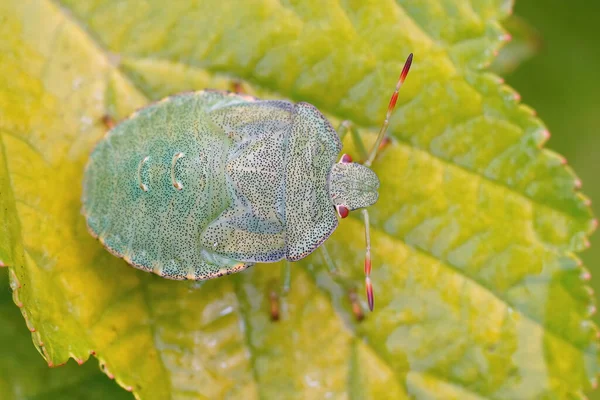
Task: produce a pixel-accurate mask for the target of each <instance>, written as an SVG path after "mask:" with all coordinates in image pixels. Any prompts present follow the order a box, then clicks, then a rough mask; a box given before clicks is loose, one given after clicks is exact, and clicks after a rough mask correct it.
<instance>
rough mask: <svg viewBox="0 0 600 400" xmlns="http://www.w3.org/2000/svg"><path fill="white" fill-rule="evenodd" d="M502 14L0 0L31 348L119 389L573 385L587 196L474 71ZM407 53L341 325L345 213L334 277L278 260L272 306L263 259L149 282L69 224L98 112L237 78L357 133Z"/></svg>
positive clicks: (584, 360) (216, 392) (356, 236)
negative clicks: (287, 281)
mask: <svg viewBox="0 0 600 400" xmlns="http://www.w3.org/2000/svg"><path fill="white" fill-rule="evenodd" d="M509 12H510V2H508V1H504V0H473V1H472V2H469V1H466V0H464V1H449V0H448V1H441V2H440V1H433V0H431V1H412V0H401V1H398V2H393V1H372V2H364V1H348V2H336V1H330V2H322V1H316V0H314V1H305V2H299V3H298V4H297V3H296V2H287V1H285V2H270V1H261V2H245V1H239V2H225V1H219V2H208V1H206V2H191V1H190V2H173V3H172V4H169V6H168V7H166V6H165V5H164V3H163V2H159V1H154V0H150V1H146V2H143V3H142V2H121V1H116V0H113V1H108V0H104V1H88V2H80V1H75V0H72V1H62V2H61V4H60V5H57V4H55V3H54V2H50V1H48V0H39V1H25V2H24V1H19V0H8V1H5V2H3V3H2V4H0V18H1V19H2V20H1V21H0V22H1V24H0V71H1V72H2V73H0V88H3V89H1V90H0V146H1V147H0V148H1V149H3V151H2V153H0V154H2V157H3V158H0V161H2V162H1V163H0V169H1V170H0V171H1V174H0V176H4V177H7V178H5V179H4V180H3V181H0V184H1V185H2V186H0V188H1V190H2V192H3V193H4V192H6V193H9V196H7V197H4V196H3V197H2V200H0V201H1V202H2V203H1V205H2V206H3V208H4V209H5V211H4V214H0V215H2V218H3V221H6V222H4V223H3V225H2V228H0V229H3V230H2V231H0V232H3V233H4V232H8V235H3V236H2V237H1V238H0V255H2V256H3V257H6V259H7V260H8V261H9V263H10V268H9V270H10V271H11V276H12V278H13V279H12V286H13V289H14V292H13V297H14V300H15V302H16V303H17V304H18V305H22V306H23V307H22V313H23V315H24V316H25V319H26V321H27V324H28V326H29V327H30V330H32V331H34V332H33V340H34V343H35V345H36V346H37V347H38V349H39V351H40V353H41V354H42V355H43V357H44V358H45V359H46V361H47V362H48V363H49V364H51V365H55V364H59V363H63V362H65V361H66V360H67V359H68V358H69V357H71V358H74V359H75V360H78V361H80V362H81V361H84V360H86V359H87V358H88V357H89V355H90V354H91V353H94V354H95V355H96V357H97V358H98V359H99V360H100V363H101V365H102V366H103V369H104V370H105V372H106V373H108V374H109V375H114V377H115V379H116V381H117V382H118V383H119V384H120V385H122V386H123V387H125V388H128V389H131V390H132V391H133V392H134V394H135V395H136V396H138V397H140V398H175V397H177V398H179V397H190V398H201V397H207V398H215V397H217V398H220V397H231V398H240V397H243V398H259V397H260V398H280V397H286V398H295V397H297V398H326V397H342V396H346V397H351V398H385V397H389V398H408V397H416V398H432V397H442V398H453V397H454V398H570V397H574V396H576V395H580V394H581V393H582V391H583V390H588V389H589V388H590V387H591V386H595V382H596V375H597V373H598V368H599V366H598V343H597V341H596V335H597V332H598V331H597V329H596V327H595V326H594V325H593V324H592V323H591V322H590V320H589V314H590V313H591V312H592V307H593V298H592V296H591V295H590V294H589V292H588V289H587V287H586V286H585V284H584V282H583V280H584V278H586V277H587V275H588V274H587V272H586V271H585V270H584V269H583V268H582V266H581V265H580V264H581V263H580V262H579V260H578V258H577V257H576V255H575V252H577V251H580V250H582V249H583V248H585V247H586V244H587V236H588V235H589V234H590V233H591V232H592V231H593V229H594V227H595V225H596V221H595V220H594V219H593V217H592V215H591V212H590V210H589V201H588V199H587V198H585V197H584V196H583V195H581V194H580V193H579V192H578V190H577V189H578V187H579V182H578V180H577V178H576V177H575V175H574V174H573V172H572V171H571V170H570V169H569V168H568V167H567V166H565V165H564V160H563V159H562V158H561V157H560V156H559V155H557V154H554V153H552V152H550V151H548V150H544V149H542V145H543V143H544V141H545V140H546V139H547V133H546V130H545V128H544V126H543V125H542V123H541V122H540V121H539V120H538V119H536V118H535V116H534V113H533V111H532V110H530V109H529V108H527V107H525V106H522V105H520V104H519V102H518V98H517V95H516V94H515V93H514V92H513V91H512V90H510V89H509V88H507V87H506V86H503V85H502V84H501V82H500V80H499V78H497V77H496V76H494V75H491V74H489V73H486V72H485V71H482V70H481V68H482V67H483V66H485V65H488V64H489V63H490V61H491V59H492V55H493V53H494V52H495V51H496V50H497V49H498V48H499V47H500V46H501V45H502V42H503V40H504V38H505V32H504V31H503V29H502V28H501V27H500V25H499V23H498V21H499V20H501V19H503V18H505V17H506V16H507V15H508V13H509ZM411 51H412V52H414V53H415V63H414V65H413V69H412V71H411V74H410V76H409V78H408V80H407V83H406V85H405V86H404V87H403V89H402V93H401V95H400V98H399V101H398V105H399V106H398V110H397V112H396V113H395V114H394V116H393V118H392V121H391V129H390V131H391V135H392V136H393V138H394V141H393V143H392V145H390V146H389V147H388V148H387V149H386V150H385V152H384V153H383V154H382V155H381V156H380V157H379V158H378V160H377V161H376V165H375V171H376V172H377V173H378V175H379V176H380V179H381V184H382V190H381V194H380V200H379V202H378V204H377V205H376V206H375V207H373V208H372V210H371V213H372V222H373V226H372V228H373V231H372V242H373V259H374V271H373V275H372V279H373V283H374V288H375V292H376V310H375V312H374V313H371V314H369V315H368V316H367V318H366V320H365V321H363V322H362V323H357V322H355V320H354V318H353V316H352V313H351V311H350V303H349V301H348V299H347V295H346V289H345V288H343V287H342V285H341V284H340V283H339V281H341V280H347V281H348V282H350V285H353V286H355V287H358V288H360V290H361V292H362V285H363V277H362V262H363V261H362V260H363V252H364V250H363V246H364V243H363V240H364V239H363V235H364V233H363V228H362V225H361V223H360V220H359V219H358V218H350V219H349V220H345V221H343V222H342V223H341V226H340V228H339V229H338V230H337V232H336V233H335V234H334V236H333V237H332V239H331V240H329V241H328V242H327V246H328V249H329V251H330V253H331V255H332V257H333V259H334V260H335V261H336V263H337V265H338V267H339V268H340V270H341V272H340V275H341V279H333V278H332V277H331V276H330V275H329V274H328V273H327V272H326V271H325V270H326V268H324V266H323V262H322V260H321V258H320V256H319V254H318V253H317V254H315V255H312V256H310V257H308V258H307V259H306V260H304V261H302V262H301V263H299V264H295V265H294V268H293V272H292V290H291V293H290V294H289V296H288V297H287V298H286V299H285V302H284V305H283V310H282V311H283V315H282V320H281V321H280V322H278V323H272V322H270V320H269V316H268V308H269V292H270V290H272V289H273V287H276V285H277V283H276V282H277V280H278V277H279V270H280V268H279V265H274V264H263V265H258V266H256V267H255V268H252V269H250V270H248V271H245V272H243V273H240V274H237V275H234V276H231V277H228V278H222V279H216V280H214V281H209V282H206V283H205V284H203V285H199V284H197V283H193V282H173V281H167V280H164V279H161V278H159V277H156V276H153V275H149V274H146V273H143V272H140V271H137V270H134V269H133V268H130V267H128V266H127V265H126V264H125V263H124V262H123V261H122V260H119V259H116V258H115V257H113V256H111V255H110V254H109V253H108V252H106V251H105V250H103V248H102V247H101V246H100V244H99V243H97V242H96V241H94V240H93V239H92V238H91V236H89V235H88V234H87V232H86V228H85V222H84V219H83V217H82V216H81V215H80V200H79V199H80V195H81V179H82V172H83V167H84V165H85V162H86V159H87V155H88V152H89V151H90V149H91V148H92V146H93V145H94V143H95V142H96V141H97V140H99V139H100V138H101V137H102V135H103V134H104V127H103V125H102V123H101V122H100V121H101V119H102V117H103V116H104V115H105V114H106V113H109V114H111V115H113V116H116V117H118V118H122V117H125V116H126V115H127V114H128V113H130V112H131V111H132V110H134V109H135V108H137V107H140V106H143V105H144V104H147V103H148V102H149V101H150V100H155V99H158V98H160V97H161V96H163V95H165V94H170V93H173V92H176V91H180V90H189V89H201V88H204V87H213V88H218V89H224V88H228V87H229V86H230V84H231V82H232V81H233V80H242V81H244V86H245V87H247V88H248V89H249V90H250V91H252V92H254V91H255V92H256V93H258V94H261V95H264V96H267V97H270V96H274V97H284V98H290V99H293V100H296V101H299V100H304V101H310V102H312V103H314V104H315V105H316V106H317V107H319V108H320V109H321V110H323V111H324V112H325V113H326V114H328V115H329V116H331V117H332V119H333V120H340V119H344V118H346V119H350V120H352V121H353V122H354V123H355V124H356V125H358V126H359V127H360V129H361V132H362V133H363V136H364V138H365V140H366V141H367V142H372V140H373V138H374V136H373V134H372V133H373V132H374V131H376V130H377V127H378V125H379V124H380V123H381V121H382V120H383V115H384V112H385V109H386V106H387V101H388V100H389V96H390V94H391V91H392V88H393V85H394V83H395V79H396V78H397V74H398V73H399V71H400V69H401V66H402V62H403V61H404V58H405V56H406V55H407V54H408V53H409V52H411ZM345 146H346V148H347V152H350V153H353V147H352V143H351V141H350V135H348V140H346V143H345ZM4 218H5V219H4ZM9 249H10V250H9ZM19 249H22V250H19ZM274 285H275V286H274ZM361 302H362V305H363V307H364V301H363V299H362V296H361Z"/></svg>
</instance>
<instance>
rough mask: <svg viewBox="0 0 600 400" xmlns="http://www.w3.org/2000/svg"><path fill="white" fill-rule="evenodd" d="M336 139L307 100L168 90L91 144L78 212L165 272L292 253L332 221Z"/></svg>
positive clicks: (185, 274) (233, 266)
mask: <svg viewBox="0 0 600 400" xmlns="http://www.w3.org/2000/svg"><path fill="white" fill-rule="evenodd" d="M340 150H341V144H340V141H339V138H338V137H337V134H336V132H335V130H334V129H333V128H332V127H331V125H330V124H329V122H328V121H327V120H326V119H325V117H324V116H323V115H322V114H321V113H320V112H319V111H318V110H317V109H316V108H315V107H313V106H311V105H310V104H306V103H298V104H293V103H290V102H287V101H262V100H257V99H254V98H251V97H248V96H241V95H236V94H231V93H225V92H217V91H200V92H195V93H186V94H181V95H177V96H172V97H169V98H166V99H164V100H162V101H160V102H158V103H155V104H152V105H150V106H148V107H146V108H144V109H142V110H140V111H138V112H137V113H135V114H134V115H132V116H131V117H130V118H128V119H127V120H125V121H123V122H122V123H120V124H119V125H117V126H116V127H115V128H114V129H112V130H111V131H110V132H109V133H108V134H107V135H106V137H105V138H104V139H103V140H102V141H101V142H100V143H99V144H98V145H97V146H96V148H95V149H94V151H93V152H92V154H91V156H90V160H89V164H88V166H87V168H86V173H85V178H84V191H83V199H82V200H83V214H84V216H85V217H86V221H87V224H88V228H89V231H90V233H91V234H92V235H94V236H95V237H98V239H99V240H100V241H101V242H102V244H103V245H104V246H105V247H106V248H107V249H108V250H109V251H110V252H111V253H113V254H115V255H116V256H118V257H123V258H124V259H125V260H126V261H127V262H128V263H130V264H132V265H133V266H135V267H137V268H140V269H143V270H146V271H152V272H155V273H157V274H159V275H161V276H164V277H167V278H171V279H209V278H213V277H216V276H221V275H223V274H229V273H232V272H237V271H239V270H242V269H244V268H246V267H248V266H250V265H252V264H253V263H255V262H274V261H278V260H281V259H283V258H287V259H288V260H292V261H294V260H298V259H301V258H303V257H305V256H307V255H308V254H309V253H311V252H312V251H313V250H314V249H316V248H317V247H318V246H319V245H320V244H321V243H322V242H323V241H325V240H326V239H327V238H328V237H329V235H330V234H331V233H332V232H333V231H334V230H335V228H336V227H337V224H338V222H337V215H336V211H335V209H334V202H333V200H332V198H331V194H330V193H329V183H330V182H329V178H330V172H331V169H332V165H333V164H334V163H335V158H336V156H337V154H338V153H339V151H340ZM369 172H371V171H369ZM373 175H374V174H373ZM375 199H376V198H375Z"/></svg>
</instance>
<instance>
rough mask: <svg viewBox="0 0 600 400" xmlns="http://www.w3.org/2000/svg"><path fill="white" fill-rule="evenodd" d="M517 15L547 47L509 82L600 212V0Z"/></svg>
mask: <svg viewBox="0 0 600 400" xmlns="http://www.w3.org/2000/svg"><path fill="white" fill-rule="evenodd" d="M514 14H515V15H517V16H520V17H522V18H523V19H524V20H525V21H527V23H528V24H529V25H530V26H532V27H533V28H535V29H536V30H537V31H538V33H539V35H540V37H541V43H540V45H541V46H540V48H539V50H538V53H537V54H535V55H534V56H533V57H532V58H531V59H529V60H527V61H525V62H524V63H523V64H522V65H520V66H519V67H518V68H517V69H516V70H515V71H514V72H512V73H510V74H508V75H507V76H505V78H506V82H507V83H508V84H509V85H510V86H512V87H513V88H515V89H516V90H517V91H518V92H519V93H520V94H521V97H522V101H523V102H524V103H525V104H528V105H530V106H531V107H533V108H534V109H535V110H536V111H537V113H538V115H539V117H540V118H541V119H542V120H543V121H544V122H545V123H546V125H547V127H548V129H549V130H550V133H551V134H552V136H551V138H550V140H549V141H548V143H547V144H546V147H548V148H550V149H552V150H554V151H557V152H558V153H560V154H562V155H563V156H565V157H566V159H567V161H568V163H569V165H571V167H572V168H573V169H574V170H575V172H576V173H577V175H578V176H579V178H581V180H582V181H583V187H582V191H583V193H585V194H586V195H587V196H589V197H590V198H591V199H592V207H593V209H594V213H595V214H596V216H600V185H599V184H598V182H599V177H598V173H599V172H600V160H599V159H598V157H599V156H600V77H599V69H600V22H599V21H598V16H600V2H598V1H590V0H570V1H565V0H537V1H534V0H517V1H516V4H515V13H514ZM590 242H591V245H592V246H591V248H590V249H588V250H587V251H585V252H584V253H582V258H583V261H584V263H585V265H586V266H587V267H588V269H589V270H590V271H591V272H592V281H591V285H592V287H593V288H594V289H595V292H596V293H600V269H599V266H600V235H598V234H594V235H593V236H592V238H591V241H590ZM595 319H596V321H597V322H600V319H599V318H598V315H596V316H595ZM598 398H599V399H600V396H598Z"/></svg>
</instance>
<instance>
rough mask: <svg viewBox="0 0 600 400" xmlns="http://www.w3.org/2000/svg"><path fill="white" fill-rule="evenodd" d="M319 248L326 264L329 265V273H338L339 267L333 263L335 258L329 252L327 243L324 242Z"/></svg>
mask: <svg viewBox="0 0 600 400" xmlns="http://www.w3.org/2000/svg"><path fill="white" fill-rule="evenodd" d="M319 250H320V251H321V255H322V256H323V260H324V261H325V265H327V269H329V273H330V274H332V275H337V273H338V269H337V267H336V266H335V264H334V263H333V260H332V259H331V256H330V255H329V252H328V251H327V246H325V243H323V244H322V245H321V246H320V247H319Z"/></svg>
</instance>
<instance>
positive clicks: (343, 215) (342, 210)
mask: <svg viewBox="0 0 600 400" xmlns="http://www.w3.org/2000/svg"><path fill="white" fill-rule="evenodd" d="M336 209H337V212H338V215H339V216H340V218H346V217H347V216H348V214H349V213H350V211H349V210H348V208H346V206H342V205H339V206H337V207H336Z"/></svg>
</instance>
